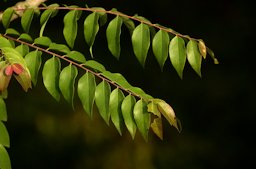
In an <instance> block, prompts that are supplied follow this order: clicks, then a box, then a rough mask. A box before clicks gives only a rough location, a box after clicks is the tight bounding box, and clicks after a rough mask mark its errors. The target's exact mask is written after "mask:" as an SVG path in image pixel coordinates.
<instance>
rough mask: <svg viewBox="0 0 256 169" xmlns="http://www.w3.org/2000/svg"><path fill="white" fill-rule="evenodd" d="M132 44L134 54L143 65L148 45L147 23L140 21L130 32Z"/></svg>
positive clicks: (148, 32)
mask: <svg viewBox="0 0 256 169" xmlns="http://www.w3.org/2000/svg"><path fill="white" fill-rule="evenodd" d="M132 46H133V51H134V54H135V56H136V57H137V59H138V61H139V62H140V64H141V65H142V66H143V67H144V66H145V61H146V58H147V54H148V49H149V46H150V31H149V27H148V25H145V24H143V23H141V24H140V25H138V26H137V27H136V28H135V29H134V31H133V34H132Z"/></svg>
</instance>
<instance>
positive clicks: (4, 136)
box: [0, 121, 10, 147]
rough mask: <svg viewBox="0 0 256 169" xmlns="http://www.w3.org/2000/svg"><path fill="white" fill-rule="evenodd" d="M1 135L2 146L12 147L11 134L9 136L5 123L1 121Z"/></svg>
mask: <svg viewBox="0 0 256 169" xmlns="http://www.w3.org/2000/svg"><path fill="white" fill-rule="evenodd" d="M0 133H1V137H0V145H3V146H5V147H9V146H10V138H9V134H8V131H7V129H6V127H5V126H4V123H3V122H1V121H0Z"/></svg>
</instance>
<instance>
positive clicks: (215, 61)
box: [206, 47, 219, 64]
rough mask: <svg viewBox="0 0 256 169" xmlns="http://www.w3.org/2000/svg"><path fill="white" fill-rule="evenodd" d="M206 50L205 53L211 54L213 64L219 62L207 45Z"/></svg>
mask: <svg viewBox="0 0 256 169" xmlns="http://www.w3.org/2000/svg"><path fill="white" fill-rule="evenodd" d="M206 50H207V53H208V54H209V55H210V56H211V58H212V59H213V61H214V64H219V61H218V59H217V58H216V57H215V54H214V52H213V51H212V50H211V49H210V48H208V47H206Z"/></svg>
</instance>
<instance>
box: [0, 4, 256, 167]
mask: <svg viewBox="0 0 256 169" xmlns="http://www.w3.org/2000/svg"><path fill="white" fill-rule="evenodd" d="M49 2H50V1H49ZM49 2H48V3H49ZM52 2H53V1H52ZM61 3H63V4H68V5H71V4H77V5H80V6H82V5H83V4H84V2H81V1H61ZM86 3H87V4H88V5H89V6H90V7H93V6H100V7H104V8H105V9H106V10H110V9H111V8H117V9H118V10H119V11H121V12H124V13H126V14H128V15H134V14H136V13H137V14H139V15H141V16H144V17H146V18H148V19H149V20H150V21H151V22H152V23H160V24H161V25H164V26H167V27H171V28H172V29H174V30H176V31H178V32H180V33H182V34H188V35H190V36H192V37H195V38H201V39H203V40H204V41H205V43H206V45H207V46H208V47H210V48H211V49H212V50H213V51H214V52H215V55H216V57H217V58H218V60H219V62H220V64H219V65H214V64H213V61H212V60H211V59H210V57H208V58H207V59H206V60H203V65H202V78H199V77H198V76H197V75H196V73H195V72H193V70H192V68H191V67H190V66H189V65H188V64H187V65H186V67H185V70H184V79H183V80H180V79H179V77H178V75H177V73H176V72H175V70H174V68H173V67H172V66H171V63H170V61H167V62H166V64H165V67H164V71H163V72H161V71H160V68H159V67H158V65H157V62H156V60H155V59H154V56H153V55H152V51H151V49H150V52H149V56H148V59H147V62H146V67H145V69H144V70H143V69H142V68H141V67H140V65H139V64H138V62H137V60H136V58H135V56H134V54H133V52H132V48H131V43H130V40H127V39H129V38H130V37H129V33H128V31H127V30H126V29H122V30H123V32H122V35H121V36H122V40H121V44H122V45H121V46H122V53H121V58H120V61H116V60H115V59H114V57H112V56H111V54H110V52H109V51H108V49H107V43H106V39H105V29H106V26H104V27H102V28H100V32H99V35H98V36H97V38H96V41H95V45H94V48H93V51H94V56H95V59H96V60H97V61H99V62H101V63H103V64H104V65H105V66H106V68H107V69H108V70H110V71H112V72H120V73H122V74H123V75H124V76H125V77H126V78H127V80H128V81H129V82H130V83H131V84H133V85H134V86H138V87H141V88H143V89H144V90H145V91H146V92H147V93H149V94H150V95H152V96H154V97H157V98H162V99H164V100H166V101H167V102H168V103H169V104H170V105H172V107H173V108H174V110H175V112H176V115H177V116H178V117H179V119H180V120H181V122H182V125H183V131H182V132H181V133H180V134H179V133H178V132H177V131H176V130H175V129H174V128H173V127H170V126H169V125H168V124H167V122H166V121H164V140H163V141H161V140H159V139H158V138H157V137H155V136H154V135H153V134H152V132H151V133H150V138H149V142H148V143H146V142H145V141H144V140H143V139H142V138H141V136H140V134H137V135H136V138H135V140H134V141H133V140H132V139H131V137H130V135H129V133H128V132H125V133H124V134H123V136H119V135H118V132H117V131H116V130H115V129H114V127H113V125H112V124H111V125H110V127H108V126H107V125H106V124H105V123H104V122H103V120H102V119H101V118H100V117H99V115H98V113H95V116H94V118H93V119H89V117H88V116H87V114H85V113H84V112H83V110H82V108H81V104H80V102H79V100H78V99H77V97H76V99H75V101H76V103H75V111H73V110H72V109H71V106H69V105H68V104H67V103H66V102H65V101H64V99H63V98H62V100H61V102H60V103H57V102H56V101H55V100H54V99H53V98H52V97H51V96H50V95H49V94H48V93H47V92H46V90H45V89H44V87H43V85H42V79H41V77H40V78H39V82H38V84H37V86H36V87H34V89H33V90H30V91H29V92H28V93H24V92H22V90H21V88H20V86H18V84H17V83H16V82H15V81H14V80H12V82H11V86H10V87H9V96H8V99H7V100H6V103H7V109H8V115H9V119H8V122H7V123H6V125H7V127H8V130H9V133H10V138H11V148H10V149H8V151H9V153H10V157H11V160H12V165H13V168H14V169H17V168H18V169H23V168H24V169H35V168H36V169H46V168H47V169H82V168H88V169H98V168H100V169H101V168H102V169H119V168H122V169H132V168H133V169H136V168H138V169H142V168H143V169H167V168H168V169H188V168H189V169H206V168H207V169H211V168H218V169H220V168H249V166H250V165H251V164H252V163H253V155H251V154H254V147H255V146H254V143H255V142H254V141H253V139H252V138H253V135H254V134H253V133H254V132H255V131H254V130H253V127H254V124H253V123H255V114H254V113H255V106H254V105H255V101H256V99H255V95H256V88H255V82H254V79H255V73H253V64H255V62H254V57H255V52H254V51H255V50H254V41H253V40H254V39H253V37H254V32H253V31H254V24H253V21H254V20H255V19H254V18H253V5H252V4H250V3H248V2H246V1H238V0H237V1H231V0H227V1H203V0H194V1H183V0H175V1H174V0H158V1H152V0H147V1H142V0H136V1H135V0H129V1H128V0H127V1H120V0H108V1H86ZM9 4H12V5H13V4H15V1H12V0H9ZM0 5H1V6H0V9H1V10H3V9H5V7H6V6H7V4H4V3H3V2H0ZM87 14H88V13H87ZM63 15H64V13H63V12H61V13H59V15H58V17H56V18H54V19H53V20H51V21H50V22H49V23H48V26H47V28H46V35H47V36H50V37H52V39H54V41H56V42H59V43H61V42H63V36H62V31H60V30H61V28H62V25H63V23H62V18H61V17H62V16H63ZM85 16H86V15H85V14H84V16H83V17H85ZM112 18H113V16H109V20H110V19H112ZM81 20H82V19H81ZM34 21H35V22H34V23H33V25H32V30H31V31H32V32H34V33H37V32H38V31H39V24H38V23H37V22H38V21H36V19H35V20H34ZM12 24H13V26H18V24H19V23H18V21H15V22H14V23H12ZM0 29H1V30H3V28H2V27H1V28H0ZM35 37H36V35H35ZM79 37H80V38H78V40H77V42H76V47H75V48H76V49H77V50H80V51H82V52H83V53H85V54H86V56H88V57H87V58H88V59H89V58H90V56H89V52H88V46H87V45H86V44H85V42H84V40H83V35H82V33H81V32H80V36H79ZM252 165H253V164H252Z"/></svg>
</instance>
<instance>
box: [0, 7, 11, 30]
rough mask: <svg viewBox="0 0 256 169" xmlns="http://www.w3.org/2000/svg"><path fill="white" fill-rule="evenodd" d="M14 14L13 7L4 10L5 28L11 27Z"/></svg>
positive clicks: (3, 21) (3, 20)
mask: <svg viewBox="0 0 256 169" xmlns="http://www.w3.org/2000/svg"><path fill="white" fill-rule="evenodd" d="M13 14H14V9H13V8H7V9H6V10H5V11H4V12H3V16H2V23H3V25H4V27H5V28H8V27H9V25H10V22H11V19H12V15H13Z"/></svg>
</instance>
